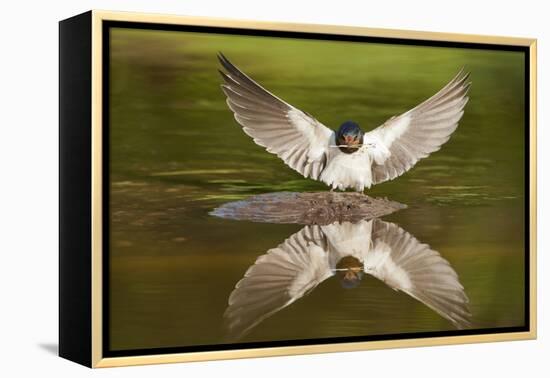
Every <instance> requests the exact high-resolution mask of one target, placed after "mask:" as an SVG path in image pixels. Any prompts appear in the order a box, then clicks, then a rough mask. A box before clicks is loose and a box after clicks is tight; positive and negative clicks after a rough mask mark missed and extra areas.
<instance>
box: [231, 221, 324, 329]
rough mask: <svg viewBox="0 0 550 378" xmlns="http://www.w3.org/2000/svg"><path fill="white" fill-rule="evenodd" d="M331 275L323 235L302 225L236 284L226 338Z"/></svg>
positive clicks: (267, 315) (273, 311) (259, 259)
mask: <svg viewBox="0 0 550 378" xmlns="http://www.w3.org/2000/svg"><path fill="white" fill-rule="evenodd" d="M331 275H332V271H331V270H330V267H329V264H328V254H327V253H326V241H325V238H324V235H323V234H322V232H321V230H320V228H319V227H318V226H306V227H304V228H303V229H302V230H300V231H299V232H297V233H295V234H293V235H292V236H290V237H289V238H288V239H287V240H285V241H284V242H283V243H282V244H280V245H279V246H278V247H277V248H273V249H270V250H269V251H268V252H267V253H266V254H264V255H262V256H260V257H258V259H257V260H256V262H255V263H254V265H252V266H251V267H250V268H248V270H247V271H246V273H245V275H244V277H243V278H242V279H241V280H240V281H239V282H238V283H237V285H236V286H235V289H234V290H233V292H232V293H231V295H230V296H229V305H228V307H227V309H226V311H225V314H224V318H225V321H226V326H227V330H228V334H229V337H230V338H231V339H234V338H239V337H241V336H243V335H244V334H245V333H247V332H248V331H249V330H251V329H252V328H254V327H255V326H256V325H257V324H259V323H260V322H262V321H263V320H264V319H266V318H267V317H269V316H271V315H273V314H274V313H276V312H277V311H280V310H281V309H283V308H285V307H286V306H288V305H290V304H291V303H293V302H295V301H296V300H298V299H300V298H301V297H303V296H304V295H306V294H307V293H309V292H310V291H311V290H312V289H313V288H315V287H316V286H317V285H318V284H320V283H321V282H323V281H324V280H326V279H327V278H328V277H330V276H331Z"/></svg>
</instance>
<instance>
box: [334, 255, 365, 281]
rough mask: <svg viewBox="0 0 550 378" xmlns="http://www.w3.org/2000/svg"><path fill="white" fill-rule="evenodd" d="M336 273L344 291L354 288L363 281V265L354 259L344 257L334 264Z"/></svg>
mask: <svg viewBox="0 0 550 378" xmlns="http://www.w3.org/2000/svg"><path fill="white" fill-rule="evenodd" d="M336 273H337V275H338V278H339V281H340V285H342V287H343V288H344V289H353V288H356V287H357V286H359V284H360V283H361V280H362V279H363V274H364V273H363V263H362V262H361V261H359V260H358V259H357V258H356V257H353V256H345V257H343V258H342V259H340V261H338V263H337V264H336Z"/></svg>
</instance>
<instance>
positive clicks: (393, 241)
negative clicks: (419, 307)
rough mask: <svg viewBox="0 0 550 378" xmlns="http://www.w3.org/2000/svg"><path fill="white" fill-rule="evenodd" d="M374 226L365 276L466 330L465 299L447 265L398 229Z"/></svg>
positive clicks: (377, 222)
mask: <svg viewBox="0 0 550 378" xmlns="http://www.w3.org/2000/svg"><path fill="white" fill-rule="evenodd" d="M374 222H375V223H374V227H373V236H372V239H373V245H372V248H371V250H370V251H369V252H368V253H367V255H366V258H365V261H364V269H365V272H366V273H367V274H370V275H373V276H374V277H376V278H378V279H379V280H381V281H383V282H384V283H386V284H387V285H388V286H390V287H391V288H393V289H395V290H400V291H403V292H405V293H407V294H408V295H410V296H411V297H413V298H415V299H417V300H419V301H420V302H422V303H423V304H425V305H426V306H428V307H429V308H431V309H432V310H434V311H435V312H437V313H438V314H439V315H441V316H442V317H444V318H445V319H448V320H450V321H451V322H452V323H453V324H454V325H455V326H456V327H457V328H466V327H468V326H469V325H470V317H471V314H470V312H469V309H468V297H467V296H466V294H465V293H464V287H463V286H462V285H461V284H460V282H459V280H458V275H457V274H456V272H455V271H454V269H453V268H452V267H451V265H450V264H449V262H448V261H447V260H445V259H444V258H443V257H441V255H440V254H439V253H438V252H436V251H434V250H432V249H430V247H429V246H428V245H427V244H422V243H420V242H419V241H418V240H417V239H415V238H414V237H413V236H412V235H411V234H409V233H408V232H406V231H405V230H403V229H402V228H400V227H398V226H397V225H395V224H393V223H388V222H383V221H380V220H375V221H374Z"/></svg>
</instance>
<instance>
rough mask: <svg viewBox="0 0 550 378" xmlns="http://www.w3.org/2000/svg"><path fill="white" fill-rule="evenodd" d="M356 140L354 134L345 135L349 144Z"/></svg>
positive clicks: (345, 139)
mask: <svg viewBox="0 0 550 378" xmlns="http://www.w3.org/2000/svg"><path fill="white" fill-rule="evenodd" d="M354 141H355V138H354V137H353V136H352V135H346V136H344V142H346V144H347V145H350V144H353V142H354Z"/></svg>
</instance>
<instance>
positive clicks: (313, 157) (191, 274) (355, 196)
mask: <svg viewBox="0 0 550 378" xmlns="http://www.w3.org/2000/svg"><path fill="white" fill-rule="evenodd" d="M107 36H108V44H107V51H106V59H107V61H106V62H107V67H106V69H107V72H108V75H107V78H108V79H107V81H106V83H105V84H106V87H107V89H108V92H107V95H108V96H107V97H108V99H107V102H106V105H107V109H105V110H104V111H105V112H106V114H107V115H108V116H107V120H106V125H107V130H108V137H109V145H108V185H109V192H108V211H107V216H108V240H109V241H108V250H107V251H106V253H105V256H106V259H105V264H107V265H106V272H107V275H106V277H105V286H104V287H105V290H106V294H105V298H106V299H105V303H104V311H105V317H104V320H105V323H106V333H105V337H104V342H105V351H106V354H107V355H108V354H109V353H115V354H116V353H120V354H121V355H124V354H131V353H132V352H136V353H137V351H139V352H143V351H148V353H149V352H150V353H154V352H155V351H167V350H175V351H176V350H181V351H186V350H189V351H195V350H196V351H199V350H215V349H216V350H217V349H224V348H225V349H231V348H247V347H261V346H277V345H281V346H282V345H304V344H311V343H332V342H346V341H368V340H382V339H400V338H410V337H430V336H442V335H464V334H479V333H491V332H511V331H514V330H519V329H523V328H522V327H525V326H526V322H527V321H528V320H527V319H528V317H527V306H526V285H527V282H526V277H527V275H526V256H527V249H526V242H527V241H526V238H527V236H526V235H527V234H526V226H525V224H526V196H528V193H527V192H526V189H525V188H526V177H527V176H526V175H527V171H526V168H525V167H526V164H528V162H527V160H526V153H527V151H526V146H527V145H528V141H527V139H526V129H527V128H528V125H527V124H526V114H527V111H526V106H527V103H526V89H525V88H526V69H527V67H526V59H525V53H524V52H523V51H519V50H514V49H510V48H504V47H502V48H499V47H498V46H493V45H491V46H489V45H488V46H486V47H483V46H479V45H476V46H473V45H472V46H469V45H467V44H463V45H457V44H454V45H452V44H447V45H446V44H445V43H432V44H429V43H424V44H422V43H414V41H412V42H411V41H409V42H407V41H397V40H396V41H390V40H388V41H381V40H368V39H364V40H345V39H341V40H339V39H338V38H326V37H323V36H322V35H320V36H305V35H295V36H289V35H284V34H281V35H277V33H272V35H254V33H246V32H234V31H233V32H228V33H222V32H220V31H212V30H206V29H205V30H204V31H200V30H195V29H194V30H185V28H182V29H181V30H161V28H147V27H137V26H136V27H130V26H128V27H124V26H116V27H111V28H110V29H109V31H108V34H107ZM166 348H168V349H166ZM170 348H172V349H170Z"/></svg>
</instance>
